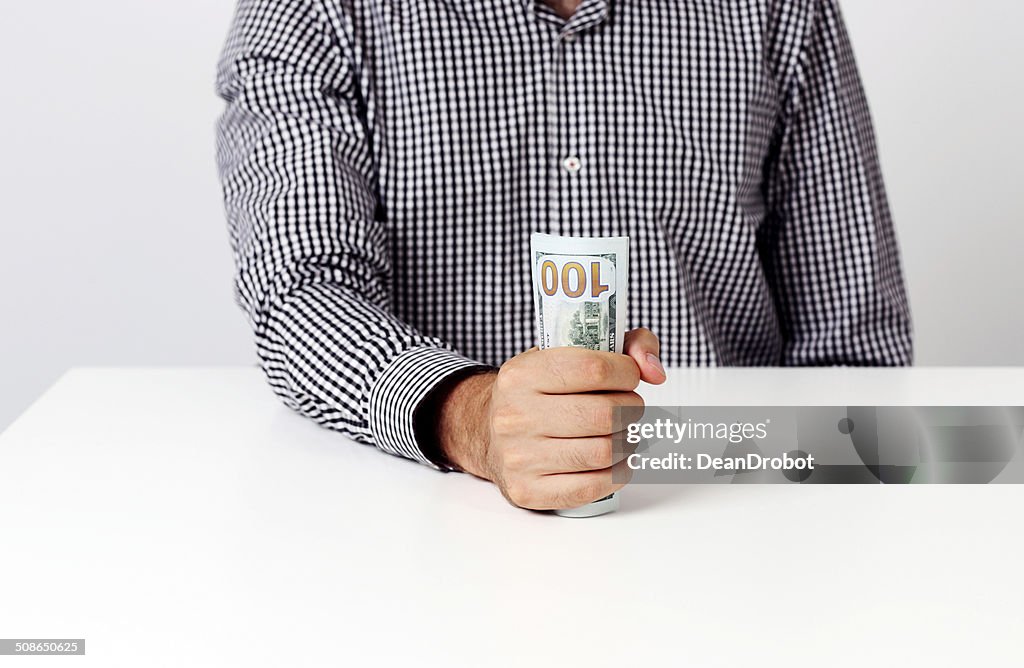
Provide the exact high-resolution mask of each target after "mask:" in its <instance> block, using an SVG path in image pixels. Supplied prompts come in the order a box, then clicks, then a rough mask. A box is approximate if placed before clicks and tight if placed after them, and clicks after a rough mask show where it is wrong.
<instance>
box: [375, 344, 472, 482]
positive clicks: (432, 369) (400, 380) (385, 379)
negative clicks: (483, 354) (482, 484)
mask: <svg viewBox="0 0 1024 668" xmlns="http://www.w3.org/2000/svg"><path fill="white" fill-rule="evenodd" d="M474 368H482V369H486V368H489V367H487V366H486V365H484V364H480V363H479V362H474V361H473V360H470V359H467V358H465V357H463V356H462V355H459V354H458V353H455V352H452V351H451V350H446V349H444V348H431V347H420V348H411V349H409V350H406V351H405V352H404V353H402V354H401V355H399V356H398V357H396V358H395V359H393V360H392V361H391V364H389V365H388V366H387V368H385V369H384V371H383V373H381V375H380V377H379V378H378V379H377V383H376V385H374V387H373V390H372V391H371V392H370V411H369V418H370V419H369V421H370V432H371V433H372V434H373V437H374V439H375V440H376V442H377V447H378V448H380V449H381V450H383V451H384V452H387V453H389V454H392V455H398V456H399V457H407V458H409V459H414V460H416V461H418V462H421V463H423V464H426V465H427V466H432V467H433V468H435V469H438V470H442V471H447V470H450V469H448V468H447V467H444V466H441V465H439V464H438V463H437V462H434V461H432V460H431V459H430V458H429V457H427V456H426V455H425V454H424V451H423V447H422V446H421V444H420V443H419V442H418V441H417V440H416V426H415V424H414V417H415V415H416V409H417V408H419V406H420V404H422V403H423V401H424V400H425V399H426V398H427V396H428V395H429V394H430V393H431V391H432V390H433V389H434V388H435V387H437V386H438V385H440V384H441V383H443V382H445V380H447V379H448V378H449V377H450V376H452V375H453V374H456V373H459V372H461V371H464V370H466V369H474Z"/></svg>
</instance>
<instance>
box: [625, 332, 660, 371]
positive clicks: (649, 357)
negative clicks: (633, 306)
mask: <svg viewBox="0 0 1024 668" xmlns="http://www.w3.org/2000/svg"><path fill="white" fill-rule="evenodd" d="M622 352H623V354H624V355H629V356H630V357H632V358H633V361H635V362H636V365H637V366H638V367H640V378H641V379H642V380H643V381H644V382H647V383H650V384H651V385H661V384H662V383H664V382H665V379H666V376H665V367H663V366H662V365H661V359H660V358H659V357H658V355H659V354H660V352H661V342H660V341H658V337H657V336H655V335H654V332H652V331H651V330H649V329H646V328H643V327H641V328H640V329H634V330H633V331H632V332H629V333H628V334H626V338H625V339H624V340H623V343H622Z"/></svg>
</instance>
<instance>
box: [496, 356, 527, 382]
mask: <svg viewBox="0 0 1024 668" xmlns="http://www.w3.org/2000/svg"><path fill="white" fill-rule="evenodd" d="M523 376H524V373H523V365H522V363H520V362H516V360H514V359H513V360H510V361H509V362H506V363H505V364H504V365H503V366H502V367H501V368H500V369H498V378H497V379H496V380H495V383H496V384H498V385H499V386H500V387H501V388H503V389H504V388H509V387H516V386H518V385H520V384H522V381H523V379H524V378H523Z"/></svg>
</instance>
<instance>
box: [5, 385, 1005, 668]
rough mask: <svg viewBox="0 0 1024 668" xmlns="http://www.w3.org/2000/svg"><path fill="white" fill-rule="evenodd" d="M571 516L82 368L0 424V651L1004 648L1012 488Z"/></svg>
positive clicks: (712, 503)
mask: <svg viewBox="0 0 1024 668" xmlns="http://www.w3.org/2000/svg"><path fill="white" fill-rule="evenodd" d="M647 396H648V400H649V403H659V404H675V403H690V404H697V405H700V404H764V405H783V404H788V403H802V402H807V403H811V404H815V405H846V404H882V403H902V404H921V405H933V404H952V405H968V404H979V405H988V404H993V405H994V404H999V405H1024V370H1010V369H1003V370H998V369H991V370H980V369H976V370H938V369H932V370H924V369H918V370H909V371H908V370H902V371H899V370H892V371H884V370H867V371H865V370H860V371H857V370H774V371H773V370H720V371H676V372H673V373H672V385H670V386H669V387H666V388H662V389H660V390H658V391H653V390H652V391H648V393H647ZM622 506H623V507H622V510H621V511H620V512H618V513H616V514H614V515H609V516H606V517H601V518H595V519H589V520H568V519H562V518H558V517H554V516H551V515H548V514H541V513H530V512H526V511H521V510H517V509H514V508H512V507H510V506H508V505H506V503H505V502H504V500H503V499H502V498H501V497H500V495H499V494H498V493H497V492H496V491H495V490H494V489H493V488H492V487H491V486H490V485H488V484H487V483H484V482H480V481H478V480H474V479H472V478H470V477H469V476H465V475H459V474H447V475H446V474H441V473H436V472H434V471H432V470H430V469H428V468H426V467H423V466H419V465H417V464H414V463H411V462H406V461H403V460H400V459H396V458H393V457H389V456H387V455H384V454H381V453H379V452H377V451H376V450H374V449H373V448H370V447H366V446H362V445H357V444H354V443H351V442H348V441H346V440H345V439H344V438H342V437H340V436H338V435H337V434H334V433H331V432H328V431H326V430H324V429H321V428H318V427H316V426H315V425H313V424H312V423H310V422H307V421H305V420H303V419H302V418H300V417H298V416H296V415H293V414H292V413H290V412H289V411H288V410H287V409H285V408H284V407H282V406H280V405H279V404H278V402H277V400H276V398H274V397H273V395H272V394H271V392H270V391H269V389H268V388H267V387H266V386H265V385H264V383H263V380H262V378H261V376H260V374H259V372H258V371H257V370H255V369H250V368H223V369H182V370H168V369H134V370H132V369H81V370H74V371H72V372H70V373H68V374H67V375H66V376H65V377H64V378H63V379H61V381H60V382H58V383H57V384H56V386H55V387H54V388H53V389H51V390H50V391H49V392H48V393H47V394H46V395H45V396H44V397H43V398H42V399H41V400H40V401H39V402H37V403H36V404H35V405H34V406H33V407H32V408H31V409H30V410H29V411H28V412H27V413H26V414H25V415H24V416H23V417H22V418H21V419H19V420H18V421H17V422H16V423H15V424H14V425H12V426H11V427H10V428H9V429H8V430H7V431H6V432H5V433H4V434H3V435H2V436H0V529H2V534H0V535H2V538H0V578H2V582H0V637H5V638H62V637H63V638H83V637H84V638H85V639H86V656H85V657H75V658H72V657H52V658H51V657H34V658H31V659H29V658H25V657H20V658H13V657H0V665H4V666H6V665H22V664H24V665H28V664H31V665H33V666H37V665H43V666H48V665H56V666H71V665H91V666H104V667H107V666H132V667H133V668H134V667H138V666H163V665H166V666H229V665H239V666H254V665H261V666H262V665H266V666H323V665H345V666H360V667H361V666H369V665H382V664H383V665H395V666H420V665H437V666H479V665H509V666H533V665H536V666H588V667H589V666H601V665H616V666H634V665H638V666H658V665H688V666H740V665H746V664H749V665H759V666H764V665H777V666H791V665H806V666H865V665H868V666H870V665H885V666H890V665H893V666H895V665H906V666H931V665H950V666H955V665H956V666H958V665H968V664H970V665H985V666H1001V665H1005V666H1011V665H1013V666H1020V665H1022V664H1024V648H1022V638H1024V567H1022V563H1024V539H1022V535H1021V533H1022V526H1024V523H1022V522H1021V510H1022V509H1024V488H1022V487H1020V486H1012V485H1010V486H958V487H944V486H932V487H925V486H916V487H909V486H903V487H899V486H882V485H878V486H850V487H840V486H745V485H738V486H729V485H725V486H700V487H678V486H644V487H634V488H630V489H627V490H626V492H625V493H624V495H623V497H622Z"/></svg>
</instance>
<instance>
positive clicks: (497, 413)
mask: <svg viewBox="0 0 1024 668" xmlns="http://www.w3.org/2000/svg"><path fill="white" fill-rule="evenodd" d="M522 427H523V416H522V413H520V412H519V410H518V409H517V408H516V407H515V406H513V405H510V404H504V405H501V406H497V407H495V408H494V410H493V412H492V413H491V430H492V431H493V432H494V433H495V435H497V436H514V435H516V434H518V433H520V432H521V431H522Z"/></svg>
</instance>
